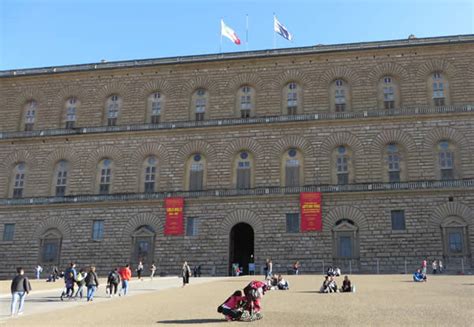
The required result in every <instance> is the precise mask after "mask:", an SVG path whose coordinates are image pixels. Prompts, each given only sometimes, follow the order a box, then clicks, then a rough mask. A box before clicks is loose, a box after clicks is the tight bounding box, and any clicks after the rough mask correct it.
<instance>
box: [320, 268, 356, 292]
mask: <svg viewBox="0 0 474 327" xmlns="http://www.w3.org/2000/svg"><path fill="white" fill-rule="evenodd" d="M339 276H341V269H339V268H338V267H334V268H333V267H331V266H330V267H329V268H328V269H327V272H326V276H325V277H324V281H323V284H322V285H321V288H320V289H319V292H320V293H339V292H341V293H346V292H354V291H355V288H354V286H353V285H352V283H351V281H350V280H349V277H348V276H344V280H343V281H342V287H341V288H338V286H337V282H336V277H339Z"/></svg>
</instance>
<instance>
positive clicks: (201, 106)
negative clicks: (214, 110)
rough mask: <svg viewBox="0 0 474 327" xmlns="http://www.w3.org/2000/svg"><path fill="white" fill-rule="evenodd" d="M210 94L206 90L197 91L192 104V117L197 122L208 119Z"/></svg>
mask: <svg viewBox="0 0 474 327" xmlns="http://www.w3.org/2000/svg"><path fill="white" fill-rule="evenodd" d="M208 101H209V97H208V92H207V90H206V89H203V88H200V89H197V90H196V91H195V92H194V94H193V96H192V99H191V103H192V106H191V107H192V115H193V116H194V119H195V120H196V121H202V120H204V119H206V118H207V117H206V110H207V106H208Z"/></svg>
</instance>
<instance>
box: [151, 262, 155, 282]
mask: <svg viewBox="0 0 474 327" xmlns="http://www.w3.org/2000/svg"><path fill="white" fill-rule="evenodd" d="M155 271H156V266H155V263H154V262H153V263H152V264H151V266H150V279H151V280H152V281H153V277H154V276H155Z"/></svg>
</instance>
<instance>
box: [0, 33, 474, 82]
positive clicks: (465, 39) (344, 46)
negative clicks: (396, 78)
mask: <svg viewBox="0 0 474 327" xmlns="http://www.w3.org/2000/svg"><path fill="white" fill-rule="evenodd" d="M473 42H474V34H461V35H450V36H436V37H424V38H412V39H410V38H408V39H398V40H388V41H373V42H356V43H341V44H332V45H314V46H307V47H297V48H281V49H273V50H270V49H267V50H255V51H239V52H229V53H213V54H205V55H190V56H177V57H165V58H154V59H140V60H123V61H112V62H98V63H89V64H78V65H65V66H57V67H54V66H50V67H39V68H26V69H11V70H2V71H0V78H4V77H17V76H30V75H41V74H57V73H69V72H83V71H95V70H106V69H116V68H134V67H146V66H155V65H172V64H180V63H198V62H210V61H224V60H232V59H248V58H266V57H273V56H289V55H300V54H302V55H304V54H316V53H329V52H341V51H360V50H370V49H386V48H399V47H414V46H425V45H443V44H452V43H455V44H459V43H473Z"/></svg>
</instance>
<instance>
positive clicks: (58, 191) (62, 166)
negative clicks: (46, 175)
mask: <svg viewBox="0 0 474 327" xmlns="http://www.w3.org/2000/svg"><path fill="white" fill-rule="evenodd" d="M68 171H69V163H68V162H67V161H66V160H61V161H59V162H58V163H57V164H56V167H55V170H54V184H53V185H55V186H54V195H55V196H65V195H66V188H67V179H68Z"/></svg>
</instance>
